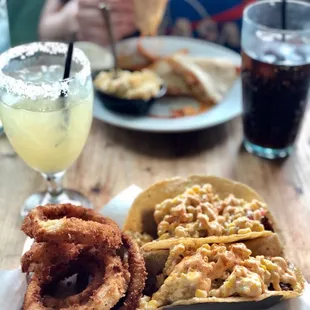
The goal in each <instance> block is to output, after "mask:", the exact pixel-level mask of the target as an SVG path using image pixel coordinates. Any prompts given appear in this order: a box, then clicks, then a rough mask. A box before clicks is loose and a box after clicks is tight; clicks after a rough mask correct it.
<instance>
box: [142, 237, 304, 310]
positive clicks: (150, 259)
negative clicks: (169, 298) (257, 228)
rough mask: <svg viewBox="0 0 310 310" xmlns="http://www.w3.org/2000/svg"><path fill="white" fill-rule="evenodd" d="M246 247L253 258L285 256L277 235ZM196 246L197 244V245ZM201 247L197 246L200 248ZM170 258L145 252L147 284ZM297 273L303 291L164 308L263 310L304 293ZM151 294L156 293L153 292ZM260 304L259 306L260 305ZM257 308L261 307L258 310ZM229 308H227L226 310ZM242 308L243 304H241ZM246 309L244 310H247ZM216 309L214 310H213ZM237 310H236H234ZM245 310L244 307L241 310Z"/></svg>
mask: <svg viewBox="0 0 310 310" xmlns="http://www.w3.org/2000/svg"><path fill="white" fill-rule="evenodd" d="M244 243H245V244H246V246H247V247H248V248H249V249H250V250H251V251H252V256H256V255H264V256H271V257H275V256H283V248H282V245H281V243H280V240H279V239H278V237H277V235H276V234H273V235H271V236H268V237H263V238H258V239H255V240H250V241H246V242H244ZM195 245H196V244H195ZM195 245H194V244H191V246H192V247H193V246H195ZM198 247H199V246H197V248H198ZM168 256H169V250H155V251H151V252H145V253H144V259H145V262H146V267H147V272H148V281H147V284H149V285H152V284H153V282H154V280H155V279H156V276H157V275H159V274H160V273H161V272H162V270H163V268H164V266H165V263H166V261H167V258H168ZM295 272H296V275H297V280H298V282H299V283H301V284H302V285H301V289H300V290H298V291H281V292H278V291H274V292H268V293H265V294H263V295H261V296H259V297H258V298H255V299H253V298H245V297H228V298H216V297H210V298H193V299H190V300H179V301H177V302H175V303H173V304H172V305H169V306H165V307H164V308H171V307H174V306H181V305H183V306H186V305H187V306H188V305H192V304H203V303H207V304H208V305H209V306H211V304H212V307H214V305H213V303H214V304H218V303H227V304H235V303H245V304H244V306H248V307H251V309H252V308H253V306H255V307H254V308H253V309H261V307H262V305H263V304H267V305H268V307H271V306H272V305H274V304H276V303H277V302H279V301H280V300H281V299H290V298H295V297H298V296H300V295H301V294H302V293H303V291H304V286H305V280H304V277H303V275H302V273H301V272H300V270H299V269H297V268H295ZM151 293H154V291H153V292H151ZM254 301H255V304H246V303H247V302H251V303H253V302H254ZM258 302H259V304H258ZM256 306H259V307H258V308H256ZM226 307H227V308H226ZM240 307H241V304H240ZM246 308H247V307H245V308H244V309H246ZM212 309H214V308H212ZM225 309H229V306H225ZM234 309H235V308H234ZM239 309H243V307H241V308H239Z"/></svg>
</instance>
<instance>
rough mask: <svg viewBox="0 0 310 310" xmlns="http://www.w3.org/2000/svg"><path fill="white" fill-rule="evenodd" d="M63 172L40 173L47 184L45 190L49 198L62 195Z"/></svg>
mask: <svg viewBox="0 0 310 310" xmlns="http://www.w3.org/2000/svg"><path fill="white" fill-rule="evenodd" d="M64 174H65V172H64V171H62V172H57V173H54V174H45V173H42V175H43V177H44V179H45V180H46V183H47V190H48V193H49V194H50V195H51V196H54V197H55V196H59V195H61V194H62V193H63V187H62V179H63V176H64Z"/></svg>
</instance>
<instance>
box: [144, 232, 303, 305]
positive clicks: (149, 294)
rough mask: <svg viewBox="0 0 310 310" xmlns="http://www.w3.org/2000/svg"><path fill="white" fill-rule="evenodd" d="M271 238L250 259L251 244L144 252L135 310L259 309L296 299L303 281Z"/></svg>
mask: <svg viewBox="0 0 310 310" xmlns="http://www.w3.org/2000/svg"><path fill="white" fill-rule="evenodd" d="M276 239H277V236H276V235H272V236H269V237H265V238H259V239H256V245H258V244H259V243H260V245H259V248H260V251H258V252H257V255H256V256H255V255H253V252H252V251H251V250H253V248H252V246H251V243H248V244H246V243H232V244H212V245H210V244H203V245H201V246H199V247H197V246H196V245H195V244H192V245H189V246H185V245H184V244H182V243H180V244H177V245H174V246H172V247H171V248H170V249H169V250H159V251H153V252H147V253H145V261H146V266H147V270H148V282H147V289H146V295H145V296H144V297H143V298H142V300H141V303H140V307H139V309H148V310H151V309H157V308H162V307H164V308H166V307H171V306H182V305H183V306H186V305H193V304H196V305H195V309H196V307H197V306H198V305H199V304H200V305H201V308H205V307H206V306H207V305H210V306H212V309H224V308H225V309H242V307H243V306H247V307H249V306H250V307H251V309H252V308H253V309H261V308H264V307H267V306H268V307H270V306H272V305H274V304H275V303H277V302H278V301H280V300H281V299H290V298H295V297H297V296H300V295H301V294H302V293H303V290H304V285H305V281H304V278H303V276H302V274H301V272H300V271H299V270H298V269H297V268H296V267H295V266H294V265H293V264H292V263H291V262H289V261H287V260H286V259H285V258H283V256H282V248H281V247H278V246H275V244H279V245H280V243H279V242H278V240H276ZM254 248H255V250H256V251H257V248H256V247H254ZM154 283H155V284H154ZM253 301H255V303H253ZM249 302H251V304H249ZM206 304H207V305H206ZM228 305H231V306H230V307H229V306H228ZM247 307H244V308H247Z"/></svg>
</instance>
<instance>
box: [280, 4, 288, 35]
mask: <svg viewBox="0 0 310 310" xmlns="http://www.w3.org/2000/svg"><path fill="white" fill-rule="evenodd" d="M281 15H282V16H281V22H282V30H285V29H286V27H287V25H286V0H282V4H281ZM282 41H285V34H284V33H283V36H282Z"/></svg>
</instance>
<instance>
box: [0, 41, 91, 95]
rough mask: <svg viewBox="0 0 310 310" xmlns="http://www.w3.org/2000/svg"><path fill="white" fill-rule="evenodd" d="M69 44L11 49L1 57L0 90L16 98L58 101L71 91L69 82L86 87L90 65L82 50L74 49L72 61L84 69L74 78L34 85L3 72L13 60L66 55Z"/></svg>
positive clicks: (48, 43)
mask: <svg viewBox="0 0 310 310" xmlns="http://www.w3.org/2000/svg"><path fill="white" fill-rule="evenodd" d="M67 49H68V44H66V43H59V42H34V43H30V44H24V45H20V46H16V47H14V48H11V49H9V50H7V51H6V52H4V53H3V54H1V55H0V88H2V89H5V90H6V91H7V92H9V93H10V94H14V95H16V96H21V97H28V98H30V99H33V100H34V99H36V98H37V97H43V98H50V99H57V98H59V95H60V93H61V92H64V93H67V92H68V91H69V82H70V81H72V80H78V81H79V83H80V84H81V85H85V83H86V80H87V78H88V77H89V76H90V63H89V60H88V58H87V57H86V56H85V54H84V53H83V51H82V50H80V49H79V48H76V47H74V51H73V56H72V61H74V62H75V63H78V64H80V65H81V66H82V69H81V70H80V71H78V72H76V73H75V74H74V76H72V77H70V78H68V79H65V80H61V81H55V82H44V83H43V82H42V83H38V82H36V83H32V82H28V81H27V82H26V81H23V80H21V79H16V78H14V77H11V76H8V75H6V74H5V73H4V72H3V68H4V67H5V66H6V65H8V64H9V63H10V61H12V60H13V59H16V58H21V59H25V58H27V57H31V56H33V55H35V54H36V53H37V52H42V53H45V54H49V55H59V54H62V55H64V54H66V53H67Z"/></svg>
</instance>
